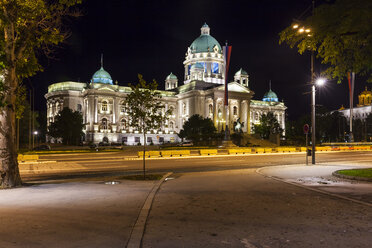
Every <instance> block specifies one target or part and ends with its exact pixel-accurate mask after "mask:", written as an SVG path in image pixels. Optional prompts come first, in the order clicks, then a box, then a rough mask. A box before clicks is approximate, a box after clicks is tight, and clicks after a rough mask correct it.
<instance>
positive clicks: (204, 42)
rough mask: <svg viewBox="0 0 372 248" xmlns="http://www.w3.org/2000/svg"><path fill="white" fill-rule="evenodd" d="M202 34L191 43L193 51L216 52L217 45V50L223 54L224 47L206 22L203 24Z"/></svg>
mask: <svg viewBox="0 0 372 248" xmlns="http://www.w3.org/2000/svg"><path fill="white" fill-rule="evenodd" d="M201 29H202V34H201V35H200V36H199V37H198V38H196V39H195V40H194V42H193V43H191V45H190V50H191V53H206V52H214V49H215V47H216V48H217V52H218V53H220V54H222V49H221V46H220V44H219V43H218V41H217V40H216V39H215V38H213V37H212V36H211V35H210V34H209V27H208V25H207V24H206V23H205V24H204V25H203V26H202V28H201Z"/></svg>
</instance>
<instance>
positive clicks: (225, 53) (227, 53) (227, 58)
mask: <svg viewBox="0 0 372 248" xmlns="http://www.w3.org/2000/svg"><path fill="white" fill-rule="evenodd" d="M223 56H224V60H225V61H224V62H225V106H227V105H229V93H228V92H229V91H228V88H227V84H228V77H227V75H228V72H229V65H230V56H231V46H228V45H227V43H226V46H224V47H223Z"/></svg>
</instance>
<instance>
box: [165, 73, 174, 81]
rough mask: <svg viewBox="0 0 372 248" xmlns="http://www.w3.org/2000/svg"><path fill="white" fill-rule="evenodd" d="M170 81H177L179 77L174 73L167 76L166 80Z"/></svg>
mask: <svg viewBox="0 0 372 248" xmlns="http://www.w3.org/2000/svg"><path fill="white" fill-rule="evenodd" d="M168 79H177V76H176V75H174V74H173V73H172V72H171V73H170V74H169V75H168V76H167V78H166V79H165V80H168Z"/></svg>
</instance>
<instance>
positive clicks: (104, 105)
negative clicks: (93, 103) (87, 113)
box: [101, 101, 107, 111]
mask: <svg viewBox="0 0 372 248" xmlns="http://www.w3.org/2000/svg"><path fill="white" fill-rule="evenodd" d="M101 109H102V111H107V102H106V101H103V102H102V107H101Z"/></svg>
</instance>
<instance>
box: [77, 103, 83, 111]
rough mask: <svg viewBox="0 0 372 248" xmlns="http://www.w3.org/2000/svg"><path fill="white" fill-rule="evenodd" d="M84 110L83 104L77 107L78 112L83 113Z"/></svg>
mask: <svg viewBox="0 0 372 248" xmlns="http://www.w3.org/2000/svg"><path fill="white" fill-rule="evenodd" d="M82 109H83V108H82V106H81V104H78V105H77V111H79V112H81V110H82Z"/></svg>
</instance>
